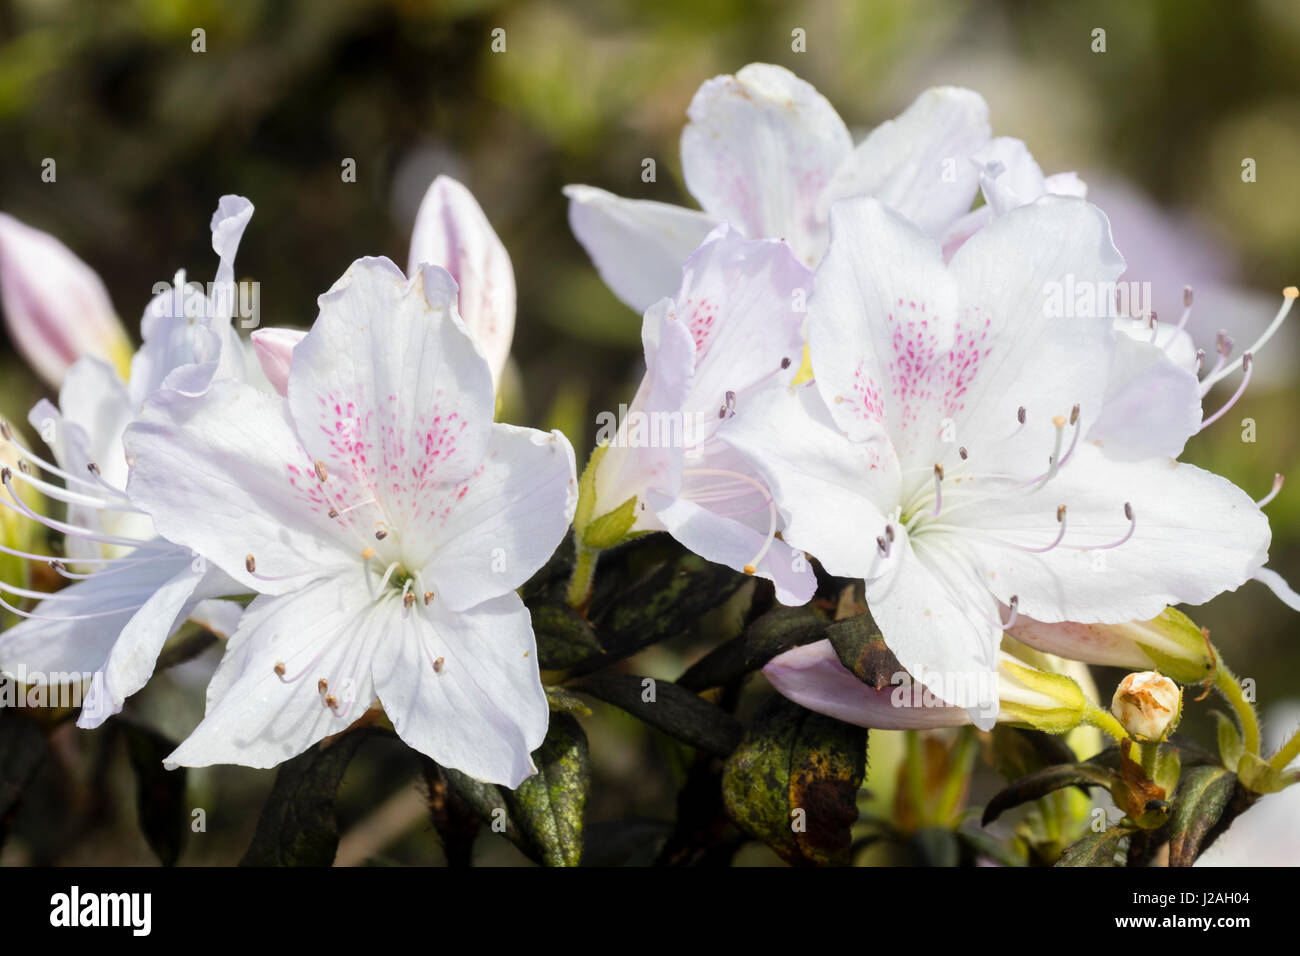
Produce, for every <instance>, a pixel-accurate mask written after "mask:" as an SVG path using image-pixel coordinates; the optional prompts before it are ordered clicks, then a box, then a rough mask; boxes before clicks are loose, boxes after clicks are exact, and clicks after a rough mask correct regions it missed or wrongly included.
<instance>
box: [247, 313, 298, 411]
mask: <svg viewBox="0 0 1300 956" xmlns="http://www.w3.org/2000/svg"><path fill="white" fill-rule="evenodd" d="M306 335H307V333H306V332H303V331H301V330H300V329H258V330H257V331H256V332H254V333H253V335H252V340H253V352H254V353H255V354H256V355H257V361H258V362H259V363H260V364H261V366H262V372H263V373H265V375H266V380H267V381H268V382H269V383H270V384H271V387H272V388H273V389H275V391H276V394H277V395H286V394H288V391H289V368H290V366H291V365H292V364H293V350H294V349H295V348H296V347H297V345H298V343H299V342H301V341H302V340H303V338H304V337H306Z"/></svg>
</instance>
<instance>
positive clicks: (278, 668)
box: [275, 661, 285, 677]
mask: <svg viewBox="0 0 1300 956" xmlns="http://www.w3.org/2000/svg"><path fill="white" fill-rule="evenodd" d="M284 671H285V667H284V661H276V662H275V676H276V677H283V676H284Z"/></svg>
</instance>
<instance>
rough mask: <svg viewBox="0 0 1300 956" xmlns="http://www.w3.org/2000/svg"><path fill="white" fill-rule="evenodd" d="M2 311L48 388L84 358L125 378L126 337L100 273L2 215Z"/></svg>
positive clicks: (50, 240)
mask: <svg viewBox="0 0 1300 956" xmlns="http://www.w3.org/2000/svg"><path fill="white" fill-rule="evenodd" d="M0 306H2V307H3V309H4V317H5V325H6V327H7V328H8V330H9V337H10V338H11V339H12V340H13V343H14V347H15V348H16V349H17V350H18V352H19V353H21V354H22V356H23V357H24V358H25V359H26V360H27V362H28V363H29V364H30V365H31V366H32V368H33V369H34V370H35V371H36V373H37V374H38V375H40V377H41V378H43V379H44V380H45V381H46V382H48V383H49V384H50V385H51V386H53V387H55V388H57V387H58V386H59V385H60V383H62V381H63V376H64V373H66V372H67V370H68V368H69V367H70V366H71V365H72V363H73V362H75V361H76V360H77V359H78V358H80V357H81V356H83V355H93V356H95V357H97V358H101V359H104V360H105V361H106V362H108V363H109V364H110V365H112V366H113V367H114V368H116V369H117V370H118V372H119V373H120V374H121V375H122V377H123V378H125V377H126V376H127V374H128V373H129V370H130V363H131V351H132V350H131V340H130V339H129V338H128V337H127V334H126V330H125V329H123V328H122V323H121V322H120V321H119V320H118V317H117V313H116V312H114V311H113V303H112V302H111V301H110V300H109V297H108V290H107V289H105V288H104V283H103V282H102V281H100V278H99V276H98V275H96V274H95V271H94V270H93V269H91V268H90V266H88V265H86V264H85V263H84V262H82V261H81V260H80V259H78V258H77V257H76V256H75V255H74V254H73V253H72V251H71V250H69V249H68V247H67V246H65V245H64V244H63V243H61V242H59V240H57V239H55V238H54V237H53V236H51V235H49V234H48V233H44V232H41V231H40V230H38V229H33V228H32V227H30V226H27V225H24V224H23V223H21V222H19V221H18V220H17V219H15V218H13V217H12V216H8V215H5V214H4V213H0Z"/></svg>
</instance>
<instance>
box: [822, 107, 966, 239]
mask: <svg viewBox="0 0 1300 956" xmlns="http://www.w3.org/2000/svg"><path fill="white" fill-rule="evenodd" d="M988 138H989V109H988V105H987V104H986V103H985V102H984V100H983V98H982V97H981V96H980V95H979V94H978V93H975V92H972V91H971V90H965V89H961V88H958V87H951V86H943V87H935V88H934V89H929V90H926V91H925V92H924V93H922V94H921V95H920V96H918V97H917V98H916V100H915V101H914V102H913V103H912V105H911V106H909V107H908V108H907V109H906V110H904V111H903V113H902V114H900V115H899V116H898V118H897V119H893V120H889V121H887V122H885V123H882V124H881V125H879V126H877V127H876V128H875V129H874V130H872V131H871V134H870V135H869V136H867V138H866V139H864V140H863V141H862V142H861V143H859V144H858V146H857V148H856V149H855V150H853V153H852V155H850V156H849V157H848V158H847V159H846V160H845V161H844V163H843V165H841V166H840V167H839V168H838V169H837V170H836V171H835V176H834V178H833V179H832V180H831V182H830V183H829V184H828V185H827V186H826V189H825V191H824V192H823V194H822V196H821V197H820V200H819V209H820V212H821V214H822V215H826V214H827V213H828V212H829V210H830V208H831V206H832V205H833V204H834V203H835V201H836V200H839V199H844V198H848V197H851V196H875V197H876V198H877V199H879V200H880V201H881V202H883V203H885V204H886V205H887V206H889V207H890V208H892V209H894V210H895V211H897V212H899V213H901V214H902V215H903V216H905V217H907V218H908V219H910V220H912V222H914V223H916V224H917V225H918V226H919V227H920V228H921V229H922V230H924V231H925V232H926V233H927V234H929V235H931V236H935V237H938V236H941V235H943V233H944V232H945V231H946V230H947V228H948V227H949V226H950V225H952V223H953V222H955V221H956V220H957V218H958V217H960V216H962V215H963V214H965V213H966V212H967V210H969V209H970V205H971V201H972V200H973V199H974V198H975V191H976V189H977V188H978V182H979V180H978V170H977V168H976V166H975V165H974V164H973V163H972V162H971V161H970V157H971V156H972V154H973V153H975V152H976V151H977V150H978V149H980V147H981V146H983V145H984V144H985V143H986V142H987V141H988Z"/></svg>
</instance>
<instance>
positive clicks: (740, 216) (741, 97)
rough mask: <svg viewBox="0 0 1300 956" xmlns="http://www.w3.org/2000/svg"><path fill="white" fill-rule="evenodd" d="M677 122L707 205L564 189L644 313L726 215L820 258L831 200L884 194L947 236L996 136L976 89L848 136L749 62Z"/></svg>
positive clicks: (790, 78)
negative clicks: (858, 137)
mask: <svg viewBox="0 0 1300 956" xmlns="http://www.w3.org/2000/svg"><path fill="white" fill-rule="evenodd" d="M687 115H688V117H689V119H690V122H689V123H688V124H687V126H686V128H685V130H683V132H682V172H683V175H684V177H685V179H686V188H687V189H688V190H689V191H690V193H691V195H692V196H694V197H695V199H696V200H697V201H698V202H699V203H700V205H701V206H702V207H703V211H702V212H699V211H695V210H689V209H683V208H681V207H678V206H672V205H669V204H666V203H659V202H651V201H648V200H634V199H622V198H620V197H618V196H615V195H613V194H611V193H608V192H605V191H604V190H601V189H596V188H594V187H591V186H569V187H567V188H566V189H565V193H566V195H568V197H569V199H570V204H569V224H570V226H571V227H572V229H573V234H574V235H575V236H577V238H578V241H579V242H581V243H582V245H583V247H584V248H585V249H586V250H587V253H588V255H590V256H591V258H592V260H593V262H595V264H596V268H597V270H598V271H599V272H600V275H601V278H603V279H604V280H605V283H606V285H608V286H609V287H610V289H611V290H612V291H613V292H614V294H615V295H617V296H618V297H619V298H620V299H622V300H623V301H624V302H625V303H627V304H628V305H629V306H631V307H632V308H633V309H635V310H636V311H637V312H644V311H645V310H646V309H647V308H649V307H650V306H651V305H652V304H653V303H655V302H656V301H658V300H659V299H660V298H662V297H663V296H665V295H671V294H672V293H673V290H674V289H676V287H677V282H678V279H679V278H680V275H681V271H680V270H681V265H682V263H683V262H684V261H685V260H686V257H687V256H688V255H690V253H691V252H692V251H693V250H694V249H695V248H696V247H697V246H698V245H699V244H700V243H701V242H702V241H703V239H704V237H705V236H706V235H707V234H708V233H709V231H710V230H712V229H713V227H714V226H716V225H718V224H719V223H720V222H729V223H731V224H732V225H733V226H734V227H735V228H737V229H739V230H740V231H741V232H742V233H743V234H744V235H745V236H746V237H748V238H750V239H765V238H767V239H784V240H786V242H788V243H789V245H790V247H791V249H793V250H794V252H795V254H796V256H797V257H798V258H799V259H800V261H802V262H804V263H805V264H807V265H809V266H815V265H816V264H817V262H818V261H819V260H820V258H821V256H822V253H823V251H824V250H825V248H826V237H827V217H828V215H829V212H830V207H831V204H832V203H833V202H834V201H835V200H837V199H840V198H843V197H847V196H861V195H870V196H876V197H878V198H879V199H881V200H882V201H883V202H885V203H886V204H888V205H889V206H891V207H892V208H894V209H895V210H897V211H898V212H900V213H902V214H903V215H905V216H907V217H908V218H909V219H911V220H913V221H914V222H916V223H917V224H918V225H919V226H920V227H921V228H922V229H924V230H926V231H927V232H928V233H930V234H931V235H933V236H935V237H940V236H942V235H944V233H945V232H946V231H947V230H948V229H949V227H951V226H952V224H953V223H955V222H956V221H957V220H958V219H959V218H960V217H962V216H963V215H965V214H966V212H967V211H968V210H969V209H970V206H971V201H972V200H973V199H974V197H975V193H976V190H977V188H978V172H979V171H978V168H977V165H976V164H975V163H973V162H972V161H971V157H972V155H973V154H974V153H976V151H978V150H979V149H980V148H981V147H983V146H984V145H985V144H986V143H987V142H988V139H989V122H988V107H987V105H986V104H985V103H984V100H983V99H982V98H981V97H980V96H979V95H978V94H976V93H974V92H972V91H970V90H965V89H958V88H955V87H938V88H935V89H931V90H927V91H925V92H924V93H922V94H921V95H920V96H918V97H917V99H916V101H915V102H913V103H912V105H911V106H909V107H908V108H907V109H906V110H905V111H904V112H903V113H902V114H901V115H900V116H898V118H897V119H893V120H890V121H888V122H885V123H882V124H881V125H880V126H878V127H877V128H876V129H874V130H872V132H871V133H870V134H869V135H868V136H867V137H866V139H864V140H863V141H862V142H861V143H859V144H858V145H857V146H856V147H855V146H854V145H853V140H852V137H851V136H850V135H849V131H848V128H847V127H846V126H845V125H844V121H843V120H841V119H840V117H839V115H838V114H837V113H836V112H835V109H834V108H833V107H832V106H831V105H830V103H829V102H827V100H826V98H825V97H824V96H822V95H821V94H820V93H818V92H817V90H816V89H814V88H813V86H812V85H811V84H809V83H807V82H805V81H804V80H801V79H799V77H797V76H795V75H794V74H793V73H791V72H790V71H789V70H787V69H785V68H784V67H780V66H773V65H771V64H767V63H751V64H750V65H749V66H746V67H745V68H744V69H742V70H740V71H739V72H738V73H736V75H734V76H718V77H714V78H713V79H711V80H709V81H707V82H706V83H704V85H703V86H701V87H700V89H699V91H698V92H697V93H696V94H695V98H694V99H693V100H692V101H691V105H690V108H689V109H688V111H687Z"/></svg>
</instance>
